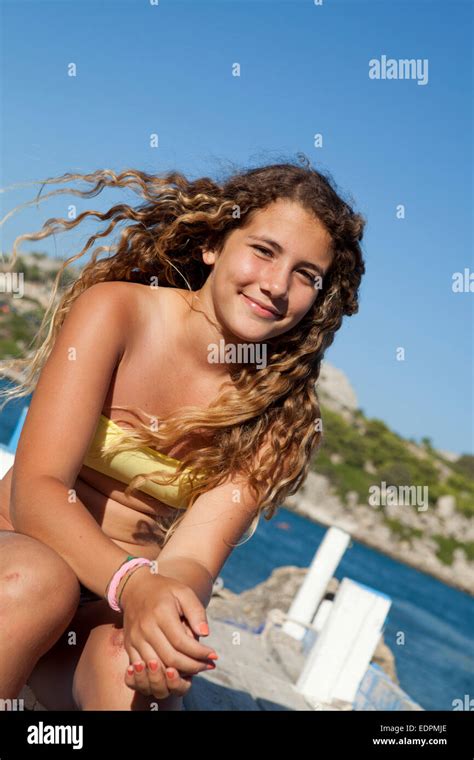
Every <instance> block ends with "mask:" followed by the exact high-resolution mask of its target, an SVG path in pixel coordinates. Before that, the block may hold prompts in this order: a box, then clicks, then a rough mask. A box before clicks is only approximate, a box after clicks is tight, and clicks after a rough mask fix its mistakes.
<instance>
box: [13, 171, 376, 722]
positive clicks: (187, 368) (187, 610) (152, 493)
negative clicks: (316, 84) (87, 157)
mask: <svg viewBox="0 0 474 760" xmlns="http://www.w3.org/2000/svg"><path fill="white" fill-rule="evenodd" d="M76 178H81V179H83V180H84V181H86V182H90V183H93V185H94V186H93V187H92V189H90V190H82V191H80V190H72V191H71V192H73V193H74V194H77V195H81V196H83V197H87V198H90V197H93V196H95V195H96V194H97V193H98V192H100V190H101V189H102V188H103V187H104V185H107V186H111V187H128V188H131V189H136V190H138V191H139V192H140V193H141V195H142V197H144V198H145V202H144V203H143V204H142V205H139V206H136V207H131V206H128V205H126V204H123V203H121V204H118V205H116V206H114V207H112V208H111V209H110V210H109V211H108V212H107V213H99V212H96V211H86V212H83V213H81V214H79V216H78V217H77V219H74V220H71V221H66V220H63V219H60V220H58V219H49V220H48V221H47V223H46V224H45V226H44V228H43V230H42V231H40V232H38V233H35V234H28V235H22V236H20V237H19V238H17V240H16V241H15V244H14V247H13V257H12V264H11V266H13V263H14V260H15V257H16V244H17V241H18V240H22V239H29V240H40V239H42V238H44V237H47V236H48V235H50V234H51V233H52V232H55V230H56V229H57V228H58V227H62V228H64V229H71V228H72V227H75V226H77V225H78V224H79V223H80V222H81V221H82V219H84V218H85V217H88V216H91V215H94V216H96V217H98V218H99V219H101V220H105V221H107V222H108V226H107V227H106V229H105V230H103V231H101V232H98V233H97V234H95V235H92V237H91V238H90V239H89V240H88V242H87V244H86V245H85V246H84V248H83V249H82V251H81V252H80V253H79V254H77V255H76V256H73V257H71V258H70V259H68V260H67V261H66V262H64V264H63V266H62V268H61V270H60V272H59V273H58V276H57V278H56V281H55V285H54V294H55V293H56V291H57V289H58V286H59V284H60V282H59V281H60V277H61V272H62V270H63V269H64V268H65V267H66V266H67V264H68V263H70V262H73V261H75V260H76V259H78V258H79V257H80V256H81V255H82V254H83V253H84V252H85V251H86V250H88V249H89V248H90V247H91V246H92V245H93V244H94V243H95V241H96V240H97V238H98V237H105V236H106V235H108V234H109V233H110V232H111V231H112V230H113V229H114V228H115V226H116V225H117V224H118V223H119V222H121V221H122V220H128V221H129V224H128V226H126V227H125V228H124V229H122V231H121V233H120V236H119V240H118V243H117V244H116V246H114V247H113V248H112V250H113V251H114V252H113V255H110V256H108V257H107V258H102V259H98V258H97V257H98V254H99V253H100V252H101V251H104V250H110V248H106V247H105V246H99V247H98V248H97V249H96V250H94V251H93V254H92V256H91V260H90V262H89V263H88V264H87V265H85V266H84V268H83V269H82V272H81V274H80V276H79V277H78V279H77V280H76V281H75V282H74V283H73V284H72V285H71V286H70V287H69V288H67V289H66V290H65V291H64V292H63V294H62V295H61V298H60V300H59V302H58V305H57V306H56V308H54V311H53V313H52V317H51V321H50V325H49V330H48V334H47V337H46V339H45V340H44V342H43V343H42V344H41V334H42V332H43V330H44V329H45V327H46V324H47V319H48V316H49V314H50V313H51V312H52V310H53V306H52V305H50V307H49V308H48V310H47V312H46V314H45V318H44V320H43V323H42V325H41V328H40V330H39V333H38V336H37V341H38V342H37V344H36V346H35V348H36V351H34V352H33V355H32V356H29V357H27V358H25V359H21V360H16V361H13V362H9V363H7V367H9V366H10V365H11V366H15V367H17V368H24V369H26V370H27V375H26V379H25V380H24V382H23V383H21V385H19V386H18V387H17V388H15V389H13V390H12V389H10V390H4V391H3V395H4V396H5V399H6V401H7V400H8V399H9V398H11V397H12V396H20V395H25V394H27V393H30V392H31V391H32V390H33V388H35V390H34V394H33V397H32V401H31V404H30V407H29V410H28V414H27V417H26V420H25V423H24V426H23V429H22V433H21V437H20V440H19V444H18V448H17V451H16V456H15V463H14V466H13V468H12V469H11V470H10V471H9V472H8V473H7V475H6V476H5V478H4V480H3V481H2V484H1V486H2V491H1V493H0V519H1V520H2V522H0V528H2V527H3V530H0V550H1V551H0V575H1V578H2V583H1V588H0V614H1V615H2V618H3V621H6V623H4V624H2V627H1V630H0V697H2V698H9V697H10V698H13V697H15V696H17V694H18V692H19V691H20V689H21V687H22V686H23V685H24V684H25V683H26V682H28V683H29V684H30V685H31V687H32V688H33V690H34V691H35V693H36V696H37V698H38V699H39V701H40V702H42V703H43V704H44V705H45V707H47V708H49V709H63V710H97V709H104V710H113V709H117V710H147V709H156V708H158V709H178V710H179V709H182V697H183V695H184V694H185V693H186V692H187V691H188V690H189V688H190V687H191V679H192V676H193V675H194V674H195V673H198V672H201V671H202V670H204V669H206V668H208V667H214V666H215V665H214V664H213V660H214V659H216V658H217V657H218V654H217V653H215V652H214V651H213V650H212V648H211V647H208V646H206V645H205V644H203V643H202V642H201V641H200V640H199V638H200V636H206V635H207V633H208V628H207V620H206V607H207V605H208V603H209V600H210V597H211V594H212V588H213V583H214V581H215V579H216V578H217V576H218V575H219V573H220V571H221V569H222V567H223V565H224V563H225V561H226V559H227V557H228V556H229V554H230V552H231V551H232V549H233V548H234V547H235V542H236V541H238V540H239V538H240V537H242V536H243V535H244V534H245V533H247V532H249V538H250V537H251V536H252V535H253V533H254V531H255V529H256V527H257V524H258V521H259V518H260V515H261V514H262V513H263V514H264V516H265V519H267V520H269V519H271V517H273V515H274V514H275V511H276V509H277V507H278V505H279V504H281V503H283V502H284V501H285V498H286V497H287V496H289V495H291V494H293V493H295V492H296V491H297V489H298V488H299V486H300V485H301V483H302V482H303V480H304V478H305V476H306V474H307V472H308V469H309V466H310V462H311V458H312V454H313V452H314V451H315V449H317V448H318V447H319V445H320V442H321V437H322V433H321V424H320V423H321V420H320V410H319V404H318V399H317V395H316V391H315V382H316V380H317V379H318V375H319V369H320V364H321V360H322V359H323V356H324V352H325V350H326V348H327V347H328V346H329V345H331V343H332V341H333V339H334V335H335V333H336V331H337V330H338V329H339V328H340V326H341V323H342V319H343V316H344V315H352V314H354V313H355V312H356V311H357V309H358V289H359V285H360V281H361V277H362V274H363V273H364V271H365V267H364V262H363V258H362V252H361V248H360V245H359V242H360V241H361V239H362V236H363V229H364V225H365V219H364V218H363V217H362V216H361V215H359V214H356V213H354V211H353V210H352V208H351V207H350V206H349V204H348V203H347V202H345V201H344V200H343V199H342V198H341V197H340V196H339V195H338V194H337V192H336V190H335V188H334V186H333V183H332V182H331V180H330V179H329V178H328V177H326V176H324V175H323V174H321V173H319V172H318V171H316V170H315V169H314V168H312V167H311V166H310V164H309V161H308V160H307V159H306V158H305V157H303V158H302V160H299V161H298V162H295V163H291V162H290V163H283V164H274V165H268V166H263V167H258V168H255V169H251V170H247V171H243V172H234V173H233V174H232V175H231V176H229V177H228V178H227V179H225V180H223V181H221V182H216V181H213V180H211V179H209V178H207V177H206V178H201V179H198V180H196V181H190V180H188V179H187V178H186V177H185V176H183V175H182V174H180V173H178V172H170V173H168V174H165V175H164V176H157V175H152V174H146V173H145V172H140V171H134V170H129V171H123V172H122V173H119V174H116V173H114V172H113V171H110V170H104V171H97V172H95V173H93V174H90V175H65V176H63V177H60V178H59V179H55V180H48V182H58V181H60V182H66V181H69V180H72V179H76ZM56 192H57V193H61V192H67V190H57V191H56ZM54 194H55V193H51V195H54ZM44 197H45V198H47V197H49V196H48V195H46V196H44ZM183 286H184V287H183ZM52 303H53V300H52V301H51V304H52ZM38 372H40V374H39V378H37V374H38ZM35 386H36V387H35ZM6 401H5V403H6ZM113 410H121V411H120V412H119V413H117V412H113ZM158 558H159V559H158Z"/></svg>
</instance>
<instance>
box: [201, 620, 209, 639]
mask: <svg viewBox="0 0 474 760" xmlns="http://www.w3.org/2000/svg"><path fill="white" fill-rule="evenodd" d="M199 633H202V635H203V636H209V626H208V624H207V623H199Z"/></svg>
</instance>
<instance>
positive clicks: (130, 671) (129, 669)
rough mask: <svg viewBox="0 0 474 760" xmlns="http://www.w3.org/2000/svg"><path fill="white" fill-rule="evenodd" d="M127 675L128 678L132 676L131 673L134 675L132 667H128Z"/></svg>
mask: <svg viewBox="0 0 474 760" xmlns="http://www.w3.org/2000/svg"><path fill="white" fill-rule="evenodd" d="M127 673H128V675H129V676H133V673H134V670H133V665H129V667H128V668H127Z"/></svg>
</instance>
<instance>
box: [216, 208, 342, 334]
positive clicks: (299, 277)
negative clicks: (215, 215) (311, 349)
mask: <svg viewBox="0 0 474 760" xmlns="http://www.w3.org/2000/svg"><path fill="white" fill-rule="evenodd" d="M269 241H273V244H272V243H270V242H269ZM330 249H331V237H330V235H329V233H328V232H327V231H326V229H325V228H324V227H323V225H322V224H321V222H319V221H318V220H317V219H316V218H315V217H314V216H313V215H312V214H311V213H310V212H308V211H306V210H305V209H304V208H302V206H300V205H299V204H298V203H295V202H293V201H286V200H278V201H275V202H274V203H272V204H271V205H269V206H267V207H266V208H265V209H262V210H259V211H258V212H256V213H255V215H254V217H253V219H252V220H251V222H249V223H248V224H247V225H246V226H245V227H239V228H237V229H236V230H233V232H231V234H230V235H229V236H228V238H227V240H226V242H225V245H224V248H223V249H222V251H221V253H220V254H218V253H216V252H215V251H205V252H203V260H204V262H205V263H206V264H209V265H212V266H213V268H212V271H211V273H210V275H209V277H208V279H207V280H206V282H205V284H204V286H203V288H202V289H201V295H202V296H203V298H204V300H205V301H207V302H208V303H209V304H212V307H213V310H214V312H215V315H216V318H217V320H218V322H219V323H220V325H221V327H222V329H223V333H224V335H228V336H235V337H236V338H238V339H240V340H246V341H255V342H257V341H263V340H268V339H269V338H272V337H274V336H276V335H281V334H283V333H285V332H287V331H288V330H290V329H291V328H292V327H294V325H296V324H297V323H298V322H299V321H300V320H301V319H302V318H303V317H304V315H305V314H306V313H307V312H308V311H309V309H310V308H311V307H312V305H313V304H314V302H315V300H316V298H317V297H318V292H319V288H318V285H320V277H323V276H324V274H325V272H326V271H327V269H328V268H329V266H330V264H331V261H332V254H331V250H330ZM265 307H268V308H265ZM275 312H276V313H275Z"/></svg>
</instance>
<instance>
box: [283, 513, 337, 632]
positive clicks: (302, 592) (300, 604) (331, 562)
mask: <svg viewBox="0 0 474 760" xmlns="http://www.w3.org/2000/svg"><path fill="white" fill-rule="evenodd" d="M350 540H351V537H350V534H349V533H346V532H345V531H343V530H341V529H340V528H329V530H327V531H326V535H325V536H324V538H323V540H322V542H321V544H320V546H319V548H318V550H317V552H316V554H315V555H314V557H313V561H312V562H311V565H310V566H309V568H308V572H307V574H306V577H305V579H304V581H303V583H302V584H301V586H300V588H299V590H298V593H297V594H296V596H295V598H294V599H293V602H292V603H291V607H290V609H289V610H288V617H290V618H293V619H294V620H298V621H300V622H301V623H307V624H309V623H310V622H311V620H312V619H313V616H314V614H315V612H316V610H317V608H318V606H319V604H320V602H321V599H322V598H323V596H324V592H325V591H326V588H327V585H328V583H329V581H330V580H331V578H332V577H333V575H334V571H335V570H336V568H337V566H338V564H339V562H340V561H341V558H342V555H343V554H344V552H345V551H346V549H347V546H348V544H349V541H350ZM283 630H284V632H285V633H287V634H288V635H289V636H293V638H294V639H298V640H300V641H301V639H302V638H303V637H304V635H305V633H306V630H307V629H306V628H304V627H303V626H302V625H298V623H293V622H291V621H290V620H287V621H286V622H285V623H284V625H283Z"/></svg>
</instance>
